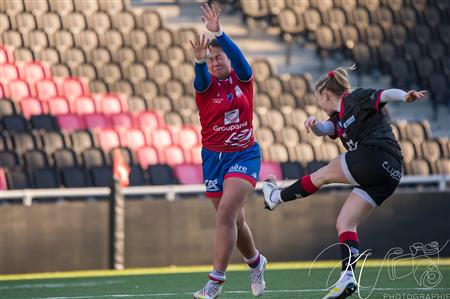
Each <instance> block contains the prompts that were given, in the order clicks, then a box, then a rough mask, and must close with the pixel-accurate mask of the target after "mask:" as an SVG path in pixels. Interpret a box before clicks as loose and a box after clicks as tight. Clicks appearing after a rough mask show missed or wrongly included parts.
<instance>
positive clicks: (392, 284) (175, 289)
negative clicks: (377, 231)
mask: <svg viewBox="0 0 450 299" xmlns="http://www.w3.org/2000/svg"><path fill="white" fill-rule="evenodd" d="M276 268H282V267H276V265H274V267H273V269H271V268H269V269H268V270H267V271H266V275H265V277H266V281H267V292H266V294H265V295H264V297H263V298H304V299H307V298H321V297H322V296H323V295H324V294H325V293H326V292H325V291H324V289H325V288H326V280H327V277H328V275H329V274H330V272H331V271H332V270H331V268H328V269H327V268H325V269H324V268H316V269H312V270H311V273H310V275H309V274H308V269H304V268H302V269H285V270H279V269H276ZM285 268H286V267H285ZM291 268H292V267H291ZM413 269H416V272H415V274H416V276H418V277H420V276H422V275H423V274H424V273H426V271H427V268H425V267H419V268H412V267H410V266H397V267H396V268H395V270H396V277H397V278H396V279H391V278H390V277H389V274H388V268H387V267H383V268H379V267H374V266H371V267H365V268H364V271H363V274H362V280H361V282H362V285H364V286H369V285H372V286H373V285H374V284H375V290H374V291H373V293H371V294H370V290H371V288H370V289H362V291H361V297H362V298H367V297H368V296H369V297H368V298H374V299H375V298H381V299H390V298H392V299H403V298H404V299H406V298H412V299H427V298H429V299H441V298H443V299H450V266H448V265H444V266H442V265H441V266H439V267H438V268H437V270H438V271H433V270H429V272H428V273H429V275H428V277H429V279H430V280H429V283H431V284H433V281H434V282H436V281H437V279H438V278H439V277H441V279H442V280H441V282H440V283H439V284H438V285H435V286H434V287H433V288H427V287H426V286H424V285H420V283H418V282H417V281H416V280H415V278H414V276H413V274H412V273H411V272H412V270H413ZM135 273H136V272H135ZM433 273H434V276H432V275H433ZM206 274H207V272H204V273H203V272H195V273H175V274H147V275H142V274H138V275H137V274H129V275H120V272H119V274H117V272H114V274H107V275H111V276H107V275H105V276H96V277H73V278H52V279H20V280H5V277H6V279H8V276H5V277H3V278H2V280H1V281H0V298H2V299H3V298H8V299H9V298H11V299H12V298H54V299H55V298H61V299H62V298H67V299H69V298H70V299H78V298H79V299H85V298H86V299H88V298H191V294H192V293H193V292H194V291H196V290H197V289H198V288H200V287H201V286H203V284H204V283H205V282H206V278H207V276H206ZM337 275H338V273H337V272H335V273H334V274H333V275H332V281H333V282H334V281H336V279H337ZM377 276H379V278H378V280H377ZM227 278H228V279H227V282H226V284H225V286H224V289H223V291H224V292H223V293H222V296H221V297H220V298H239V299H244V298H254V297H253V296H252V295H251V292H250V290H249V276H248V272H247V271H239V270H238V271H229V272H228V273H227ZM399 294H400V295H399ZM404 294H407V295H408V296H409V297H406V296H405V295H404ZM389 296H390V297H389ZM400 296H404V297H400ZM352 298H358V295H354V296H353V297H352Z"/></svg>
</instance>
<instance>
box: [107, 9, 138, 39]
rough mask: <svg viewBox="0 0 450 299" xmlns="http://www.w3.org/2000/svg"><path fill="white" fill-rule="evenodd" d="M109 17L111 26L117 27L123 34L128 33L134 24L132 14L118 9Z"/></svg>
mask: <svg viewBox="0 0 450 299" xmlns="http://www.w3.org/2000/svg"><path fill="white" fill-rule="evenodd" d="M111 19H112V24H113V27H114V28H115V29H118V30H119V31H120V32H121V33H122V34H123V35H124V36H126V35H128V34H129V33H130V31H131V30H132V29H134V28H135V26H136V25H135V18H134V15H133V14H132V13H130V12H127V11H120V12H119V13H118V14H114V15H112V16H111Z"/></svg>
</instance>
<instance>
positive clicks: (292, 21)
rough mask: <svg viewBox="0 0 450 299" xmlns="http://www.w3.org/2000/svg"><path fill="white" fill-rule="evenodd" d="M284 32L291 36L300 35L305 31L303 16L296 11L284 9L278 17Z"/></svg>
mask: <svg viewBox="0 0 450 299" xmlns="http://www.w3.org/2000/svg"><path fill="white" fill-rule="evenodd" d="M277 19H278V22H279V24H280V29H281V31H282V32H285V33H289V34H299V33H303V32H304V31H305V20H304V19H303V14H300V13H297V12H296V11H295V10H294V9H291V8H286V9H283V10H282V11H281V12H280V13H279V14H278V16H277Z"/></svg>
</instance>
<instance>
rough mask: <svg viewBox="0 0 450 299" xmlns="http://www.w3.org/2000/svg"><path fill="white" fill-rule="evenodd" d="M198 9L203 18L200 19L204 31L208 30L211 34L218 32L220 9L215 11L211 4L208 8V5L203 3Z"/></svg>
mask: <svg viewBox="0 0 450 299" xmlns="http://www.w3.org/2000/svg"><path fill="white" fill-rule="evenodd" d="M200 8H201V9H202V11H203V16H202V17H201V18H202V21H203V23H204V24H205V26H206V29H208V30H209V31H211V32H219V31H220V24H219V16H220V7H219V8H217V9H216V8H215V7H214V4H213V5H212V6H211V8H210V7H209V5H208V3H205V4H203V5H202V6H201V7H200Z"/></svg>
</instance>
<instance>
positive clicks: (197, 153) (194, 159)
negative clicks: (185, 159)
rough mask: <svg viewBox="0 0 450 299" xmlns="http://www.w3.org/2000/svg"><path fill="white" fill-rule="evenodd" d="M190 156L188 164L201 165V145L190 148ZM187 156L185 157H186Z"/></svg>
mask: <svg viewBox="0 0 450 299" xmlns="http://www.w3.org/2000/svg"><path fill="white" fill-rule="evenodd" d="M190 152H191V155H190V160H189V162H190V163H193V164H200V165H201V164H202V146H201V145H197V146H194V147H192V148H191V150H190ZM186 156H187V155H186Z"/></svg>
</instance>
